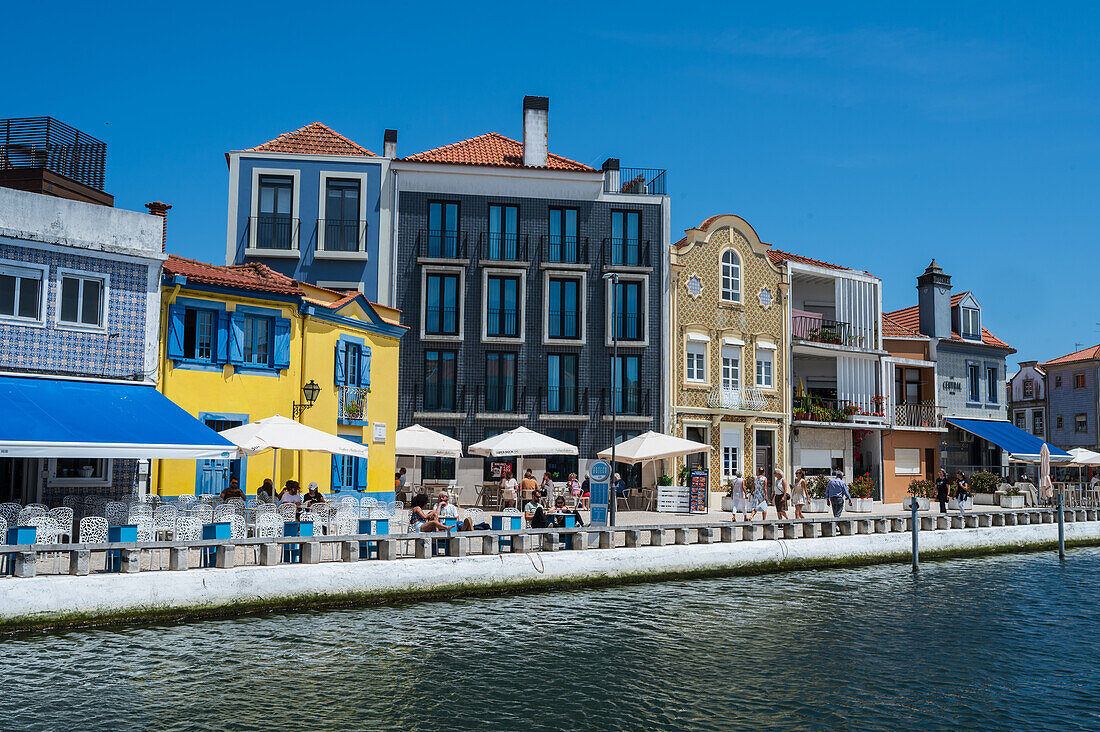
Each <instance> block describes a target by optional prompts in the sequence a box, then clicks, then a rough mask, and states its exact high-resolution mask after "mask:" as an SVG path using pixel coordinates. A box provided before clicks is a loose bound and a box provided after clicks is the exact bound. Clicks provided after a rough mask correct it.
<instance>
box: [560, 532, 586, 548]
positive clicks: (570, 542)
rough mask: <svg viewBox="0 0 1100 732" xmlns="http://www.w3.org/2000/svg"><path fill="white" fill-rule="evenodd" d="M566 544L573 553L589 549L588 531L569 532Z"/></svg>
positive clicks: (566, 534)
mask: <svg viewBox="0 0 1100 732" xmlns="http://www.w3.org/2000/svg"><path fill="white" fill-rule="evenodd" d="M565 536H566V537H567V538H566V541H565V544H566V546H568V547H569V548H570V549H571V550H573V551H584V550H585V549H587V548H588V532H587V531H567V532H566V533H565Z"/></svg>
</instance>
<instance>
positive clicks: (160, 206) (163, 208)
mask: <svg viewBox="0 0 1100 732" xmlns="http://www.w3.org/2000/svg"><path fill="white" fill-rule="evenodd" d="M145 208H147V209H149V213H151V214H153V215H154V216H160V218H161V220H162V225H161V235H160V250H161V251H162V252H166V251H168V210H169V209H170V208H172V206H171V205H169V204H167V203H164V202H162V201H153V202H152V203H147V204H145Z"/></svg>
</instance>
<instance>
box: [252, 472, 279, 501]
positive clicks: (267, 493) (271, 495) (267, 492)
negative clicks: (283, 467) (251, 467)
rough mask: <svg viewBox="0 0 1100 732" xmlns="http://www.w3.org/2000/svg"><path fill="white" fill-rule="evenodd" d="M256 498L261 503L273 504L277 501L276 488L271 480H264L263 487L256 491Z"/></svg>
mask: <svg viewBox="0 0 1100 732" xmlns="http://www.w3.org/2000/svg"><path fill="white" fill-rule="evenodd" d="M256 498H258V499H259V500H260V502H261V503H273V502H274V501H275V486H274V485H272V484H271V478H264V482H263V485H261V486H260V487H259V488H257V489H256Z"/></svg>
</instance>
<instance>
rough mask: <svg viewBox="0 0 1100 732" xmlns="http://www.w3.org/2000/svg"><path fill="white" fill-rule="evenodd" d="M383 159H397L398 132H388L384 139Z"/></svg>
mask: <svg viewBox="0 0 1100 732" xmlns="http://www.w3.org/2000/svg"><path fill="white" fill-rule="evenodd" d="M382 157H384V158H391V159H392V158H396V157H397V130H386V134H385V135H384V136H383V137H382Z"/></svg>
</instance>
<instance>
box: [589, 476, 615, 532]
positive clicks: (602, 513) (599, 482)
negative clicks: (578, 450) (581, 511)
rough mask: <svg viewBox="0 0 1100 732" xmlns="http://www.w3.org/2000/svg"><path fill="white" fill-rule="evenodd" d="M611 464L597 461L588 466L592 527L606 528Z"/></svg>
mask: <svg viewBox="0 0 1100 732" xmlns="http://www.w3.org/2000/svg"><path fill="white" fill-rule="evenodd" d="M610 489H611V463H609V462H607V461H606V460H597V461H596V462H594V463H592V464H591V465H589V466H588V494H589V505H590V506H591V507H592V519H591V521H590V522H589V523H590V524H591V525H592V526H607V504H608V498H609V496H610V493H611V490H610Z"/></svg>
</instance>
